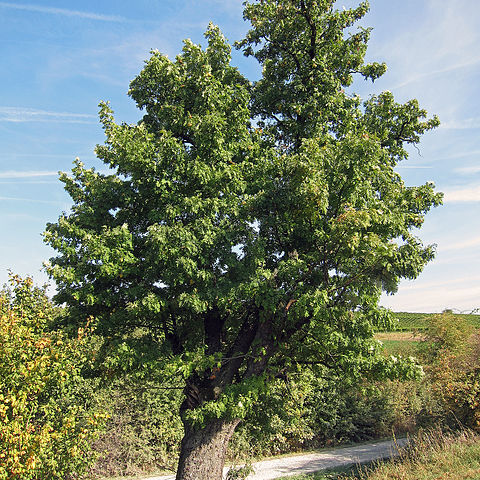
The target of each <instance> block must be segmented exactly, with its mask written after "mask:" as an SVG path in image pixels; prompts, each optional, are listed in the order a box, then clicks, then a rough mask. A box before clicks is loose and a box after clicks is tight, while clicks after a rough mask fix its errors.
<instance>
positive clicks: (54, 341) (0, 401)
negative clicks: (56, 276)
mask: <svg viewBox="0 0 480 480" xmlns="http://www.w3.org/2000/svg"><path fill="white" fill-rule="evenodd" d="M11 284H12V287H13V288H12V289H11V290H8V289H6V288H4V290H3V291H2V292H0V446H1V448H0V452H1V453H0V479H1V480H14V479H18V480H20V479H21V480H36V479H47V478H48V479H49V480H50V479H51V480H54V479H65V478H68V477H69V476H70V477H73V476H74V475H75V474H78V473H80V472H82V471H84V470H85V469H86V467H87V466H88V464H89V462H90V461H91V457H90V454H89V452H90V450H89V444H90V442H91V441H92V439H93V438H94V437H95V436H96V432H97V430H98V428H99V425H100V424H101V423H102V420H103V417H102V415H100V414H98V413H94V412H92V411H88V408H86V405H82V403H81V401H82V400H85V399H82V398H79V397H78V396H77V395H75V393H74V392H78V391H80V390H81V384H82V381H83V380H82V378H81V376H80V369H81V365H82V362H83V361H84V358H85V354H86V352H87V350H86V346H87V337H86V335H85V331H84V330H80V331H79V332H78V336H77V337H76V338H75V339H73V340H70V339H68V338H66V337H65V336H64V335H62V334H61V333H59V332H51V331H49V327H50V326H51V325H52V324H53V322H54V319H55V316H56V314H57V309H56V308H55V307H54V306H53V305H52V304H51V303H50V301H49V299H48V297H47V295H46V293H45V288H44V289H40V288H37V287H34V286H33V282H32V280H31V279H30V278H26V279H21V278H20V277H18V276H15V275H11Z"/></svg>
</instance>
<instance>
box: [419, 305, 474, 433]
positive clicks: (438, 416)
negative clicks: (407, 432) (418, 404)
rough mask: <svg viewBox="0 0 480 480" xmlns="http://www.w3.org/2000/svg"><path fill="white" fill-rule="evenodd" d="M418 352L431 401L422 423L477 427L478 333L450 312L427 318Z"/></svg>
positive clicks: (453, 426)
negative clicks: (421, 359) (423, 365)
mask: <svg viewBox="0 0 480 480" xmlns="http://www.w3.org/2000/svg"><path fill="white" fill-rule="evenodd" d="M419 348H420V353H421V355H423V358H424V360H425V372H426V377H425V381H426V382H427V383H428V387H429V392H430V402H429V403H427V404H426V407H425V411H424V419H423V420H424V423H428V421H430V423H435V424H438V423H442V424H444V425H445V426H448V427H450V428H455V427H459V426H461V427H468V428H472V429H475V430H477V431H480V335H479V334H478V333H477V332H475V329H474V328H473V327H472V325H471V324H470V323H468V322H467V321H466V320H465V319H463V318H462V317H459V316H457V315H453V314H451V313H443V314H442V315H436V316H432V317H431V318H430V321H429V324H428V327H427V330H426V332H425V336H424V339H423V342H422V343H421V345H420V347H419Z"/></svg>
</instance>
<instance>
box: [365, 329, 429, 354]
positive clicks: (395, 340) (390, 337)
mask: <svg viewBox="0 0 480 480" xmlns="http://www.w3.org/2000/svg"><path fill="white" fill-rule="evenodd" d="M375 338H376V339H377V340H380V341H381V342H382V343H383V348H384V350H385V352H386V353H387V354H388V355H403V356H407V357H408V356H410V355H415V353H416V349H417V346H418V343H419V340H420V339H419V338H418V337H415V336H414V334H412V333H411V332H383V333H377V334H376V335H375Z"/></svg>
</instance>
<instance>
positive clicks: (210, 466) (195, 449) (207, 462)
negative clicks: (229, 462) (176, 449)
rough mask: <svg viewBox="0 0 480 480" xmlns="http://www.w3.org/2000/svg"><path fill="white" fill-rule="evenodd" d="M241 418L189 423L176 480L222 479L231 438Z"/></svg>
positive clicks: (183, 441)
mask: <svg viewBox="0 0 480 480" xmlns="http://www.w3.org/2000/svg"><path fill="white" fill-rule="evenodd" d="M239 422H240V420H217V419H214V420H210V421H209V422H208V423H207V425H206V426H205V427H203V428H195V427H192V426H190V425H188V424H187V423H185V435H184V437H183V440H182V447H181V451H180V458H179V461H178V469H177V476H176V477H175V478H176V480H222V478H223V466H224V464H225V455H226V453H227V446H228V442H229V440H230V438H231V436H232V434H233V432H234V430H235V427H236V426H237V425H238V423H239Z"/></svg>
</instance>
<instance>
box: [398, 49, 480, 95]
mask: <svg viewBox="0 0 480 480" xmlns="http://www.w3.org/2000/svg"><path fill="white" fill-rule="evenodd" d="M478 64H480V56H478V57H476V58H472V59H469V60H467V61H465V62H460V63H457V64H455V65H449V66H448V67H445V68H440V69H437V70H430V71H428V72H423V73H419V74H416V75H411V76H410V77H407V78H406V79H405V80H404V81H403V82H400V83H397V84H395V85H394V86H393V87H392V89H395V90H396V89H399V88H403V87H406V86H407V85H410V84H412V83H416V82H420V81H423V80H426V79H428V78H430V77H436V76H440V75H444V74H445V73H451V72H455V71H457V70H462V69H465V68H469V67H473V66H475V65H478Z"/></svg>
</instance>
